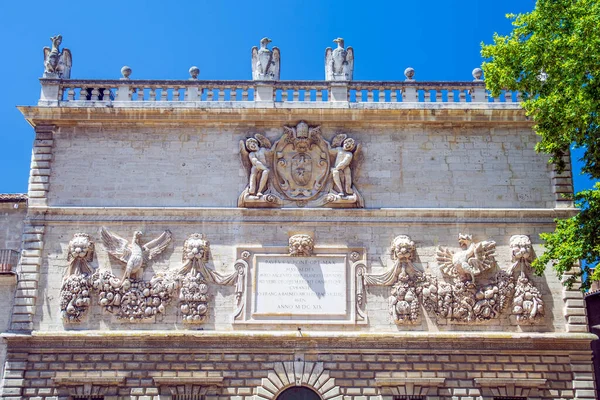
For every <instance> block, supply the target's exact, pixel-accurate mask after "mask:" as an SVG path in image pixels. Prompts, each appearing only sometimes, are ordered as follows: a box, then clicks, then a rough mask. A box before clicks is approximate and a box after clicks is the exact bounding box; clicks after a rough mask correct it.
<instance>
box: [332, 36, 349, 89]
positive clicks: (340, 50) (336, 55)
mask: <svg viewBox="0 0 600 400" xmlns="http://www.w3.org/2000/svg"><path fill="white" fill-rule="evenodd" d="M334 43H337V45H338V47H337V48H336V49H335V50H332V49H331V47H328V48H327V49H325V80H326V81H351V80H352V77H353V75H354V49H352V47H348V48H346V49H345V48H344V39H342V38H337V39H335V40H334Z"/></svg>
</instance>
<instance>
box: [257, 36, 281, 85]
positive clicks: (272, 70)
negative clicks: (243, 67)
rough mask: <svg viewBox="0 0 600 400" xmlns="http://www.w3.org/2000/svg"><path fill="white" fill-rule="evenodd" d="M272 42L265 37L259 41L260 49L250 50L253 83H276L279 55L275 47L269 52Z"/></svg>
mask: <svg viewBox="0 0 600 400" xmlns="http://www.w3.org/2000/svg"><path fill="white" fill-rule="evenodd" d="M271 42H272V40H271V39H269V38H267V37H265V38H262V39H261V40H260V49H259V48H258V47H256V46H254V47H253V48H252V79H253V80H255V81H278V80H279V66H280V54H279V49H278V48H277V47H273V50H272V51H271V50H269V49H268V48H267V45H268V44H269V43H271Z"/></svg>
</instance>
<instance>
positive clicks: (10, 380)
mask: <svg viewBox="0 0 600 400" xmlns="http://www.w3.org/2000/svg"><path fill="white" fill-rule="evenodd" d="M27 357H28V354H27V353H21V352H9V353H8V354H7V356H6V364H5V368H4V385H3V386H2V387H1V388H0V398H1V399H6V400H19V399H22V398H23V397H22V394H23V383H24V377H25V370H26V369H27Z"/></svg>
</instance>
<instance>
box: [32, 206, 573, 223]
mask: <svg viewBox="0 0 600 400" xmlns="http://www.w3.org/2000/svg"><path fill="white" fill-rule="evenodd" d="M28 212H29V213H28V220H30V221H34V222H36V223H40V222H58V223H69V222H102V223H121V222H139V221H148V222H157V223H159V222H173V223H190V222H215V223H227V222H246V223H263V224H264V223H274V224H277V223H280V222H285V221H293V222H299V223H300V222H304V223H311V222H327V223H354V224H363V223H369V224H373V223H375V224H377V223H381V224H385V223H415V224H444V223H457V222H460V223H484V224H487V223H535V224H554V219H556V218H568V217H571V216H573V215H575V214H576V213H577V212H578V209H576V208H555V209H543V208H534V209H531V208H470V209H463V208H381V209H348V210H343V211H340V210H336V209H328V208H283V209H246V208H216V207H29V210H28Z"/></svg>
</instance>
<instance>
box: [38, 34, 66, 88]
mask: <svg viewBox="0 0 600 400" xmlns="http://www.w3.org/2000/svg"><path fill="white" fill-rule="evenodd" d="M50 40H51V41H52V48H50V47H44V78H60V79H69V78H71V65H72V64H73V62H72V57H71V51H70V50H69V49H63V50H62V51H60V45H61V43H62V36H61V35H56V36H53V37H51V38H50Z"/></svg>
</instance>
